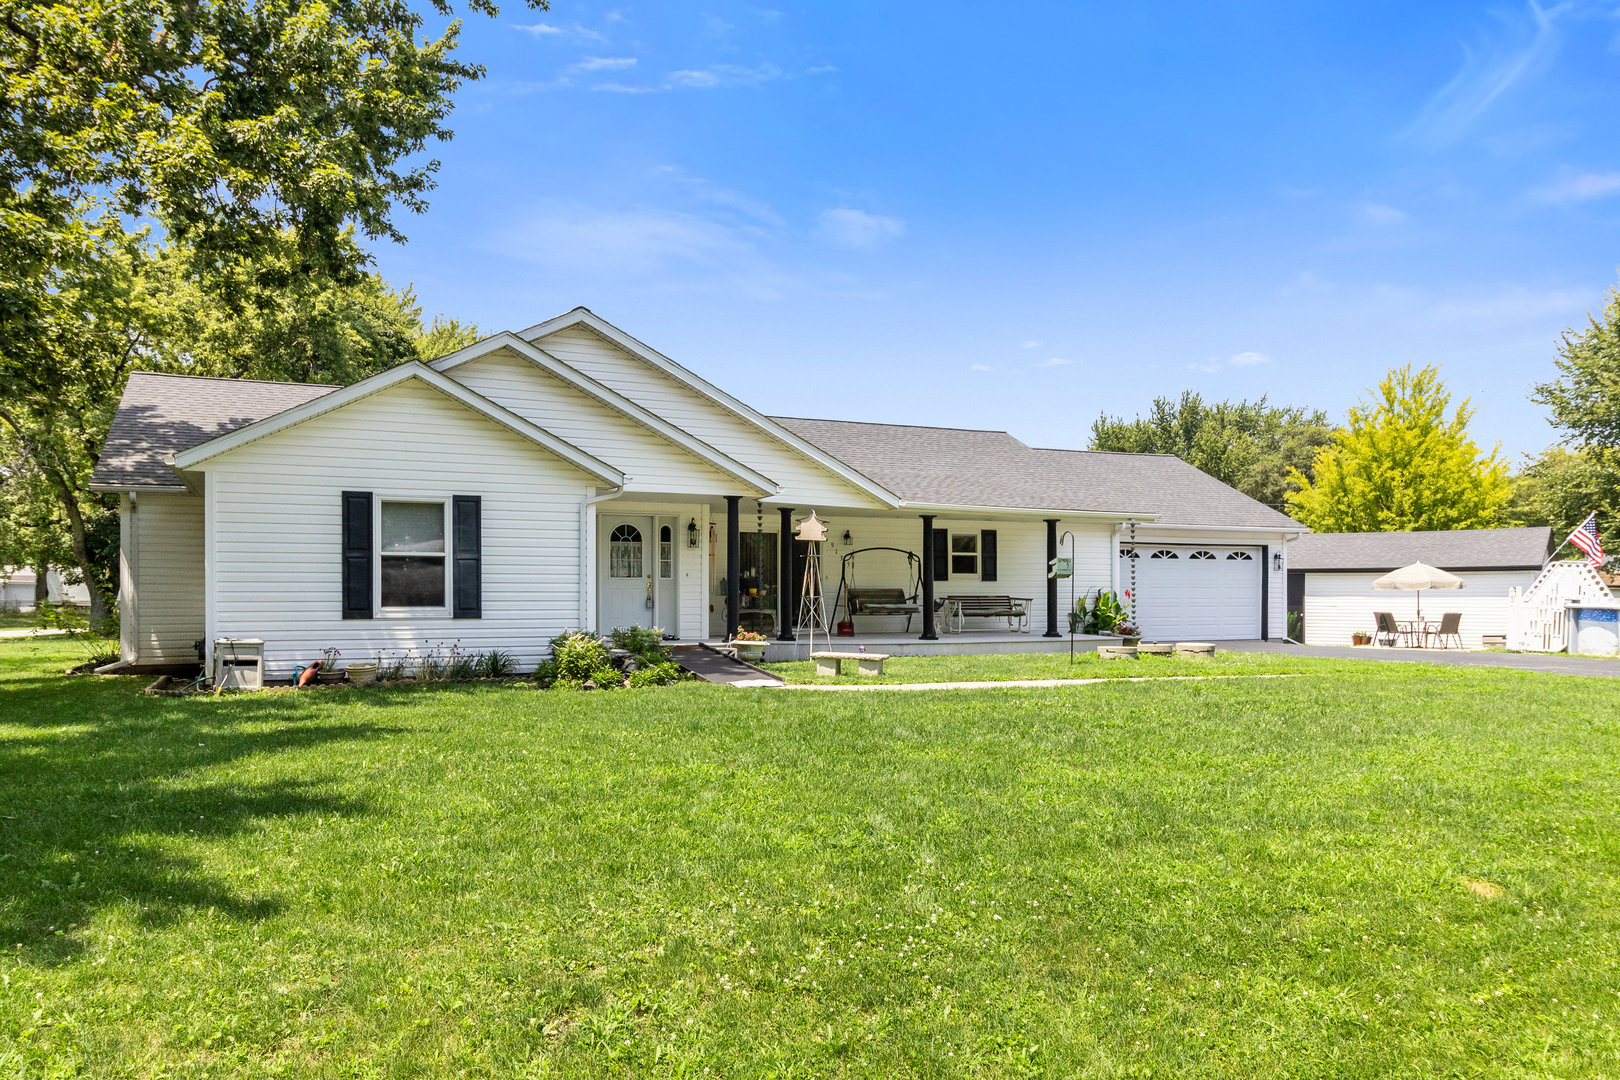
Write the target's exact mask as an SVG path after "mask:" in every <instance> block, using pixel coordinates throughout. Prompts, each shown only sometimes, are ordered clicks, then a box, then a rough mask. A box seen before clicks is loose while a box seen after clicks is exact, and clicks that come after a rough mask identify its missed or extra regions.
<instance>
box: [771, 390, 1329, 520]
mask: <svg viewBox="0 0 1620 1080" xmlns="http://www.w3.org/2000/svg"><path fill="white" fill-rule="evenodd" d="M771 419H773V420H775V421H776V422H777V423H779V424H781V425H782V426H783V427H785V428H787V429H788V430H789V431H791V432H793V433H794V434H795V435H797V436H799V437H800V438H801V439H804V440H805V441H806V442H809V443H811V444H813V445H814V446H817V447H819V448H820V449H822V450H824V451H826V452H827V453H828V454H831V455H832V456H833V457H835V458H837V459H838V460H840V461H842V462H843V463H844V464H846V465H848V466H849V467H850V468H852V469H855V470H856V471H857V472H860V473H863V474H865V475H866V476H868V477H870V478H871V479H873V480H875V481H877V482H878V483H879V484H882V485H883V486H884V487H886V488H888V489H889V490H890V491H892V492H894V493H895V494H896V495H898V496H900V497H901V498H902V499H904V500H906V501H907V502H910V503H922V504H936V505H949V506H985V507H1007V508H1009V509H1013V508H1017V509H1026V508H1027V509H1038V510H1093V511H1101V512H1109V513H1120V514H1143V515H1148V514H1151V515H1154V516H1156V517H1157V519H1158V520H1159V521H1161V522H1164V523H1165V524H1170V525H1236V526H1246V527H1250V528H1258V529H1297V528H1300V527H1301V526H1300V525H1299V523H1298V522H1296V521H1294V520H1293V519H1292V518H1290V517H1288V516H1286V515H1284V514H1281V513H1278V512H1277V511H1276V510H1273V509H1271V508H1270V507H1269V506H1266V505H1265V504H1263V503H1259V502H1256V501H1255V500H1253V499H1251V498H1249V497H1248V496H1247V495H1245V494H1243V493H1242V492H1240V491H1238V490H1236V489H1234V488H1231V487H1228V486H1227V485H1225V484H1223V483H1221V482H1220V481H1219V480H1216V479H1215V478H1214V477H1213V476H1210V475H1209V474H1208V473H1204V472H1200V471H1199V470H1198V469H1195V468H1193V467H1192V466H1191V465H1188V464H1187V463H1186V462H1184V461H1182V460H1181V459H1180V458H1178V457H1174V456H1171V455H1169V454H1116V453H1105V452H1099V451H1091V450H1043V449H1037V448H1035V447H1031V446H1026V445H1025V444H1024V443H1022V442H1020V441H1019V440H1017V439H1015V438H1013V437H1012V436H1011V435H1009V434H1007V433H1006V432H1005V431H980V430H975V429H966V428H938V427H913V426H909V425H904V424H866V423H855V422H851V421H845V420H805V419H800V418H796V417H791V416H773V417H772V418H771Z"/></svg>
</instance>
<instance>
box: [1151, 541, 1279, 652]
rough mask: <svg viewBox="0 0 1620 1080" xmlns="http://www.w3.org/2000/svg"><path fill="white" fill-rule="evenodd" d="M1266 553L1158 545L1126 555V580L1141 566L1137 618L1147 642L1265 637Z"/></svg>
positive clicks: (1254, 548) (1249, 549)
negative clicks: (1263, 579)
mask: <svg viewBox="0 0 1620 1080" xmlns="http://www.w3.org/2000/svg"><path fill="white" fill-rule="evenodd" d="M1260 554H1261V552H1260V549H1259V548H1256V547H1180V546H1178V547H1156V546H1154V545H1152V544H1138V545H1137V547H1136V549H1135V556H1134V558H1132V555H1131V549H1129V548H1125V549H1121V551H1120V575H1119V577H1120V581H1121V583H1122V585H1123V588H1130V580H1131V565H1130V562H1127V561H1126V560H1127V559H1129V560H1131V561H1132V562H1134V563H1135V564H1136V615H1137V621H1138V622H1139V623H1140V624H1141V630H1142V637H1143V639H1144V640H1147V641H1233V640H1242V639H1252V638H1258V637H1259V636H1260V573H1261V566H1262V564H1261V558H1260Z"/></svg>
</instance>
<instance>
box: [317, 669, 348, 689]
mask: <svg viewBox="0 0 1620 1080" xmlns="http://www.w3.org/2000/svg"><path fill="white" fill-rule="evenodd" d="M347 675H348V672H346V671H344V670H343V669H342V668H322V669H321V673H320V674H319V675H317V676H316V678H317V679H319V680H320V682H321V685H323V686H330V685H332V684H333V683H340V682H342V681H343V680H344V679H345V678H346V677H347Z"/></svg>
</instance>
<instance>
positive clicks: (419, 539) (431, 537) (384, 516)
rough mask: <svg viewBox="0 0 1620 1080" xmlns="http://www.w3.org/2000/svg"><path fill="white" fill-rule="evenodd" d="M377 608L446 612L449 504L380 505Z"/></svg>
mask: <svg viewBox="0 0 1620 1080" xmlns="http://www.w3.org/2000/svg"><path fill="white" fill-rule="evenodd" d="M377 516H378V525H379V528H378V529H377V565H378V601H379V602H378V607H380V608H382V609H383V610H390V609H392V610H404V609H414V610H421V609H429V610H434V609H443V608H445V607H446V600H445V596H446V593H447V588H448V579H449V567H448V560H447V559H446V555H447V553H448V550H449V545H448V543H447V540H446V538H447V537H448V536H449V503H448V501H446V500H442V499H435V500H433V501H430V502H413V501H406V500H395V499H382V500H380V501H379V503H378V510H377Z"/></svg>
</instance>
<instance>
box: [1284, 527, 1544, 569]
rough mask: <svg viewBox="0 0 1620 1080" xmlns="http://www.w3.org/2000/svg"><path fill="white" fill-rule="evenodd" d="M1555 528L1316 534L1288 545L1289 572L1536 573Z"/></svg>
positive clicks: (1542, 562)
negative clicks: (1425, 569) (1424, 567)
mask: <svg viewBox="0 0 1620 1080" xmlns="http://www.w3.org/2000/svg"><path fill="white" fill-rule="evenodd" d="M1551 549H1552V529H1550V528H1548V527H1547V526H1539V527H1535V528H1527V529H1457V530H1454V531H1451V532H1385V533H1312V534H1311V535H1310V536H1302V537H1300V538H1299V539H1298V540H1295V541H1294V542H1293V543H1291V544H1289V545H1288V569H1290V570H1316V571H1325V570H1338V571H1348V570H1365V571H1374V570H1376V571H1388V570H1395V569H1398V568H1400V567H1402V566H1410V565H1411V564H1412V563H1415V562H1426V563H1428V564H1429V565H1430V566H1438V567H1439V568H1440V569H1442V570H1538V569H1540V568H1541V566H1542V564H1544V563H1545V562H1546V561H1547V553H1548V552H1549V551H1550V550H1551Z"/></svg>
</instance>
